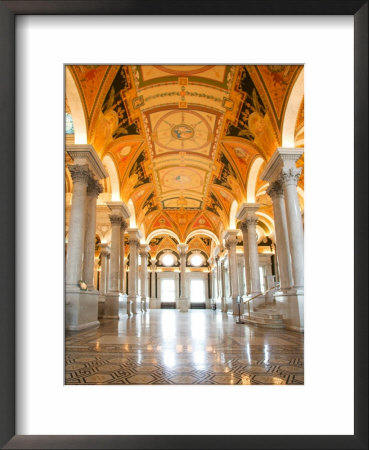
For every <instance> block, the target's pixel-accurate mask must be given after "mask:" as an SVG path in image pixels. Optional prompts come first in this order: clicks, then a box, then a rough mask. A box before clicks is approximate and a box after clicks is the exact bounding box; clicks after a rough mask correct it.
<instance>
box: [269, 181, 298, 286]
mask: <svg viewBox="0 0 369 450" xmlns="http://www.w3.org/2000/svg"><path fill="white" fill-rule="evenodd" d="M267 194H268V195H269V197H270V198H271V199H272V201H273V212H274V227H275V240H276V253H277V254H276V256H277V259H278V269H279V277H280V283H281V290H286V289H288V288H290V287H291V286H292V285H293V279H292V267H291V255H290V245H289V242H288V230H287V218H286V208H285V204H284V195H283V188H282V185H281V183H280V182H279V181H274V182H273V183H271V184H270V186H269V188H268V189H267Z"/></svg>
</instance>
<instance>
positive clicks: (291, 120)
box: [282, 69, 304, 148]
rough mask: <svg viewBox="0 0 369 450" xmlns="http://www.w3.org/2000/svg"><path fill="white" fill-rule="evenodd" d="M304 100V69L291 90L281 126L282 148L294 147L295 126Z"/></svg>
mask: <svg viewBox="0 0 369 450" xmlns="http://www.w3.org/2000/svg"><path fill="white" fill-rule="evenodd" d="M303 98H304V69H302V70H301V72H300V74H299V76H298V77H297V80H296V82H295V84H294V85H293V88H292V90H291V93H290V96H289V99H288V102H287V106H286V110H285V113H284V118H283V125H282V147H287V148H288V147H289V148H294V147H295V126H296V120H297V116H298V113H299V110H300V105H301V102H302V100H303Z"/></svg>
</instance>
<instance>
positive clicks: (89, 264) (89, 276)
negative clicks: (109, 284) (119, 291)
mask: <svg viewBox="0 0 369 450" xmlns="http://www.w3.org/2000/svg"><path fill="white" fill-rule="evenodd" d="M102 191H103V188H102V186H101V184H100V183H99V182H98V181H97V180H94V179H92V178H90V179H89V182H88V186H87V202H86V231H85V244H84V256H83V272H82V279H83V281H84V282H85V283H86V284H87V289H88V290H90V291H91V290H94V262H95V238H96V199H97V197H98V196H99V194H100V193H101V192H102Z"/></svg>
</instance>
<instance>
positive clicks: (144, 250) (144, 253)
mask: <svg viewBox="0 0 369 450" xmlns="http://www.w3.org/2000/svg"><path fill="white" fill-rule="evenodd" d="M149 250H150V247H149V246H148V245H147V244H141V245H140V256H141V310H142V312H146V311H147V307H148V305H147V304H148V300H149V296H148V280H147V275H148V271H147V259H148V252H149Z"/></svg>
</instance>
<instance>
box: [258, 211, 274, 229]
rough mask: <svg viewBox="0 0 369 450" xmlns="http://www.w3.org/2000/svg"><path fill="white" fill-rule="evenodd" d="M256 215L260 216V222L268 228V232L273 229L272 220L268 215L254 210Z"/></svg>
mask: <svg viewBox="0 0 369 450" xmlns="http://www.w3.org/2000/svg"><path fill="white" fill-rule="evenodd" d="M256 215H257V216H259V217H260V218H261V222H263V223H264V224H265V225H266V227H267V228H268V230H269V233H272V232H273V231H274V220H273V219H272V218H271V217H270V216H269V215H268V214H265V213H263V212H260V211H256Z"/></svg>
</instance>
